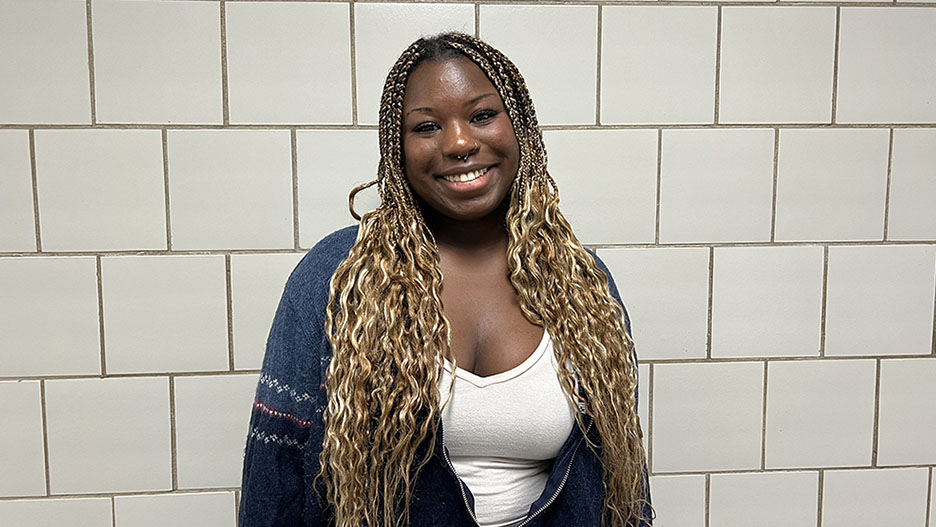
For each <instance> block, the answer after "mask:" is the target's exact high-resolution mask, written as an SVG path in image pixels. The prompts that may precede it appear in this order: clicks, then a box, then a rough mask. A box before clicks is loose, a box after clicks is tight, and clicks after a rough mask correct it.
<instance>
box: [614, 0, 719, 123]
mask: <svg viewBox="0 0 936 527" xmlns="http://www.w3.org/2000/svg"><path fill="white" fill-rule="evenodd" d="M602 17H603V20H602V26H601V122H602V123H605V124H610V123H712V122H714V118H715V113H714V112H715V48H716V46H715V42H716V38H717V35H716V27H717V18H718V9H717V8H716V7H715V6H704V7H703V6H687V7H680V6H665V7H658V6H606V7H605V8H604V9H603V11H602Z"/></svg>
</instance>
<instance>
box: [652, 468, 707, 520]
mask: <svg viewBox="0 0 936 527" xmlns="http://www.w3.org/2000/svg"><path fill="white" fill-rule="evenodd" d="M650 492H651V498H652V500H653V509H654V511H656V514H657V517H656V518H654V520H653V525H654V526H655V527H703V526H704V525H705V476H703V475H701V474H699V475H696V476H653V477H651V478H650Z"/></svg>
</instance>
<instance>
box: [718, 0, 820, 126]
mask: <svg viewBox="0 0 936 527" xmlns="http://www.w3.org/2000/svg"><path fill="white" fill-rule="evenodd" d="M834 52H835V8H833V7H726V8H724V9H723V10H722V42H721V76H720V87H719V110H718V116H719V122H721V123H828V122H831V119H832V65H833V59H834V54H835V53H834Z"/></svg>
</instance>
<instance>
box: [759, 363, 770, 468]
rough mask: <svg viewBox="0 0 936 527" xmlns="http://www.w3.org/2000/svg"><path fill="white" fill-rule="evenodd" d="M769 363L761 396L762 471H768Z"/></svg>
mask: <svg viewBox="0 0 936 527" xmlns="http://www.w3.org/2000/svg"><path fill="white" fill-rule="evenodd" d="M769 363H770V362H769V361H766V360H765V361H764V391H763V393H762V395H761V397H762V400H761V405H762V406H761V451H760V454H761V466H760V468H761V471H766V470H767V370H768V367H767V365H768V364H769Z"/></svg>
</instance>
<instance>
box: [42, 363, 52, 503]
mask: <svg viewBox="0 0 936 527" xmlns="http://www.w3.org/2000/svg"><path fill="white" fill-rule="evenodd" d="M45 383H46V382H45V380H44V379H43V380H40V381H39V411H40V413H41V417H42V462H43V464H44V465H45V466H44V467H43V468H44V475H45V495H46V496H51V495H52V479H51V469H50V468H49V418H48V413H47V411H46V388H45Z"/></svg>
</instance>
